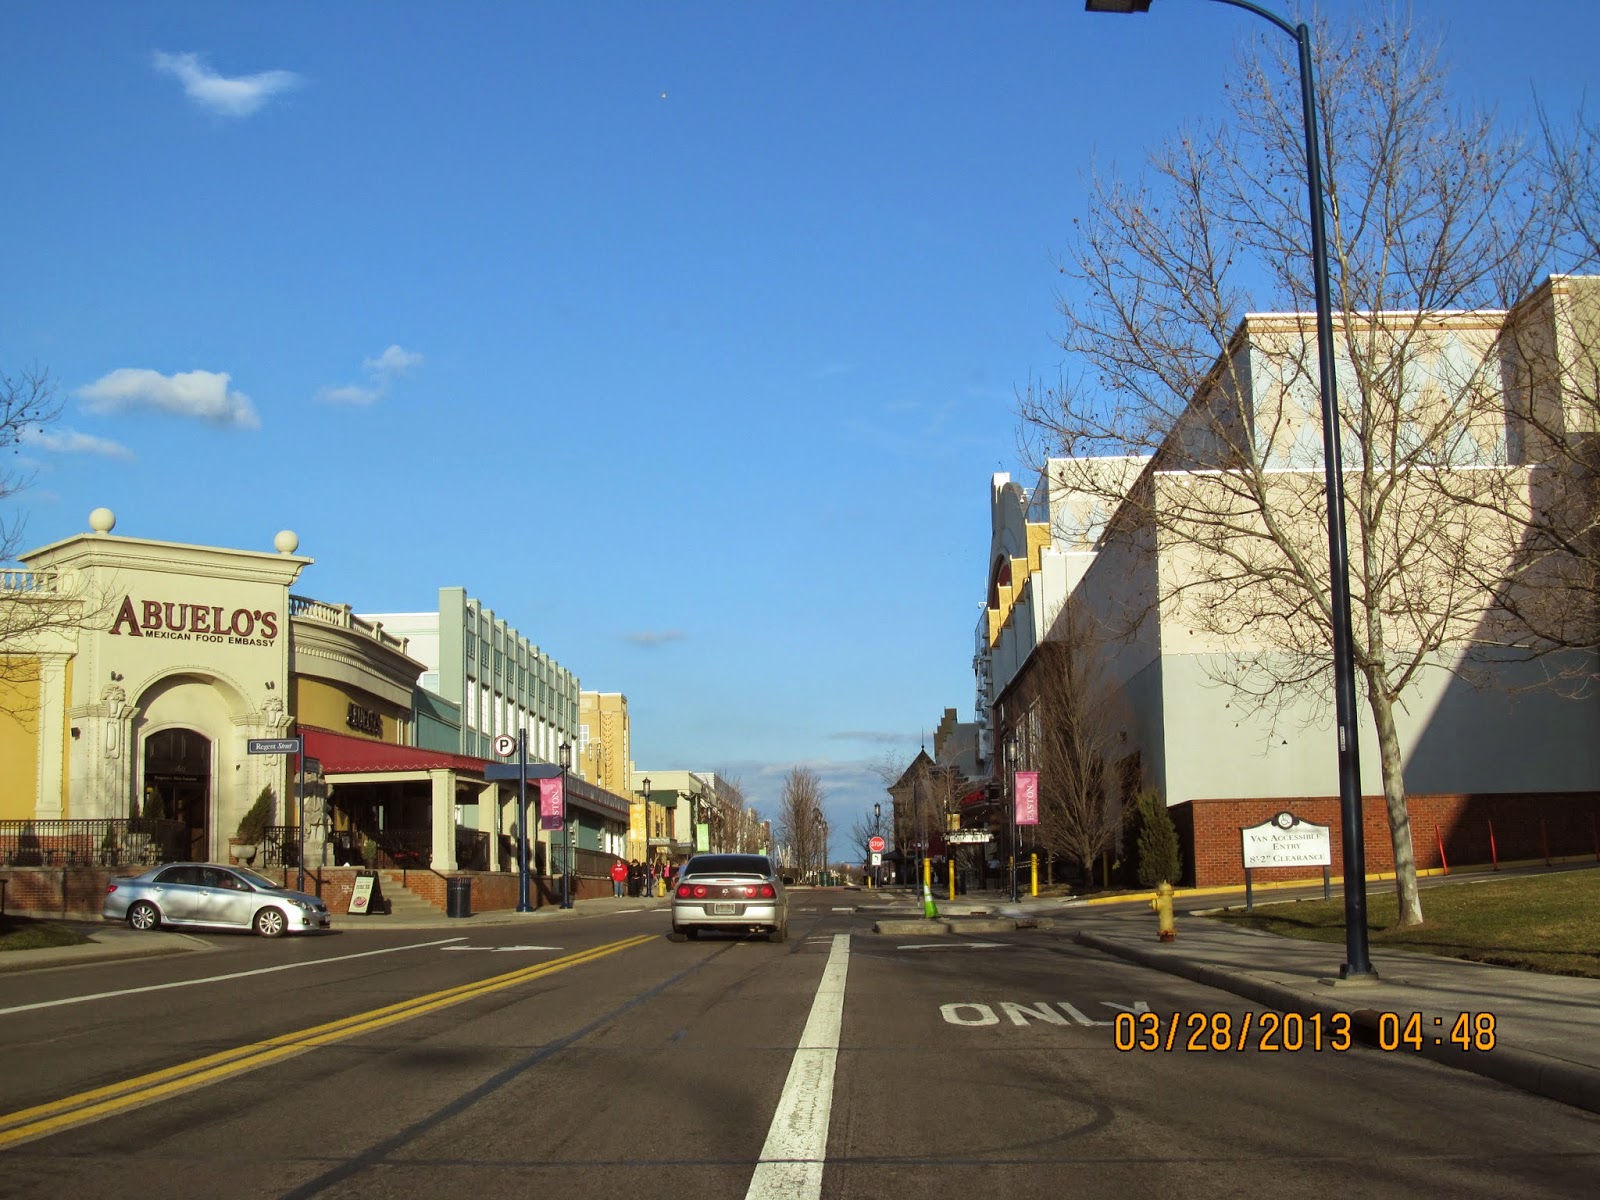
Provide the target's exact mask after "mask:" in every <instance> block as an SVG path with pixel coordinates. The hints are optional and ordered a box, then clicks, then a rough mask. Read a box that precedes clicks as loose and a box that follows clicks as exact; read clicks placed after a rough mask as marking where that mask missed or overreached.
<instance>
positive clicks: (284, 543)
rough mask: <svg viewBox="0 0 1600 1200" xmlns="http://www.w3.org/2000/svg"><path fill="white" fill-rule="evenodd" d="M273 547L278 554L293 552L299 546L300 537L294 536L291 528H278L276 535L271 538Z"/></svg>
mask: <svg viewBox="0 0 1600 1200" xmlns="http://www.w3.org/2000/svg"><path fill="white" fill-rule="evenodd" d="M272 545H273V548H274V549H276V550H277V552H278V553H279V554H293V553H294V552H295V551H296V550H298V549H299V548H300V539H299V538H298V537H296V536H295V532H294V530H292V529H280V530H279V531H278V536H277V537H275V538H273V539H272Z"/></svg>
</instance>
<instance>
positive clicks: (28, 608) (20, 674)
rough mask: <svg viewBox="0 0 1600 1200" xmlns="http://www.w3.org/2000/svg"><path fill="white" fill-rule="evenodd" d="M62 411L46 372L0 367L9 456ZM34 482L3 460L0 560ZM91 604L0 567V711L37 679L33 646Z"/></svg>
mask: <svg viewBox="0 0 1600 1200" xmlns="http://www.w3.org/2000/svg"><path fill="white" fill-rule="evenodd" d="M60 415H61V399H60V397H59V395H58V394H57V392H56V389H55V385H54V383H53V382H52V381H51V379H50V375H49V372H47V371H44V370H41V369H38V368H30V369H29V370H26V371H23V372H21V373H20V374H17V375H7V374H4V373H0V453H3V452H5V451H9V452H10V459H11V460H14V459H15V458H16V457H17V456H18V455H19V453H20V452H21V451H22V450H23V449H25V448H26V447H27V445H28V444H29V443H30V442H33V441H37V440H39V439H40V438H41V436H42V435H43V433H44V429H45V427H46V426H48V425H49V424H50V423H51V422H53V421H55V420H56V418H58V417H59V416H60ZM8 461H9V460H8ZM32 482H33V476H32V473H31V472H30V471H28V470H27V469H26V468H25V467H22V466H16V465H5V466H0V563H5V562H10V561H12V560H13V559H14V558H15V557H16V554H17V551H18V549H19V548H20V547H21V545H22V538H23V534H24V527H25V520H24V518H23V516H22V515H21V513H20V512H19V511H17V509H16V508H15V505H16V502H17V497H18V496H19V495H20V494H21V493H22V492H23V491H25V490H26V489H27V487H28V486H29V485H30V484H31V483H32ZM95 611H98V607H97V606H96V605H94V604H91V603H90V602H89V597H88V596H87V594H86V593H85V592H84V591H83V589H82V588H81V586H78V587H75V586H73V585H71V584H69V583H68V582H67V581H66V580H63V579H62V578H61V577H60V576H59V575H57V573H55V572H54V571H21V570H9V569H0V710H3V711H6V712H9V713H12V715H18V713H19V711H20V709H19V708H18V707H17V706H16V705H15V704H14V703H13V702H14V700H15V699H16V697H17V696H18V693H17V692H16V691H15V690H14V686H13V685H18V684H26V683H28V682H31V681H32V680H34V679H36V678H37V672H38V659H37V657H36V652H37V651H38V649H39V648H40V647H41V646H43V645H44V643H45V642H47V641H48V640H49V639H50V637H51V636H52V635H54V634H57V633H60V632H64V631H66V630H69V629H72V628H73V627H75V626H77V625H78V624H79V623H80V622H81V621H82V620H84V619H85V617H86V616H87V615H89V614H90V613H92V612H95ZM22 707H26V705H24V706H22Z"/></svg>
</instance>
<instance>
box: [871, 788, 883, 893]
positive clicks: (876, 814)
mask: <svg viewBox="0 0 1600 1200" xmlns="http://www.w3.org/2000/svg"><path fill="white" fill-rule="evenodd" d="M872 836H873V837H882V836H883V805H882V804H874V805H873V806H872ZM872 882H873V883H874V884H875V885H876V886H878V887H880V888H881V887H882V886H883V851H881V850H880V851H878V862H877V865H876V866H874V867H873V868H872Z"/></svg>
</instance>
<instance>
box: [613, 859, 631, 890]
mask: <svg viewBox="0 0 1600 1200" xmlns="http://www.w3.org/2000/svg"><path fill="white" fill-rule="evenodd" d="M627 886H628V864H627V863H625V862H623V861H622V860H621V859H620V858H619V859H617V861H616V862H614V863H612V864H611V894H612V895H613V896H626V895H627V894H628V893H627V892H626V891H625V890H624V889H626V888H627Z"/></svg>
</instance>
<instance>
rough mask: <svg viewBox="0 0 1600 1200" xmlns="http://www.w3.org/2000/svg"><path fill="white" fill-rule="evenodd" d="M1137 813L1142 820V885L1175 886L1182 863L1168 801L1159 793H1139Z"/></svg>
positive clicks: (1140, 852)
mask: <svg viewBox="0 0 1600 1200" xmlns="http://www.w3.org/2000/svg"><path fill="white" fill-rule="evenodd" d="M1134 811H1135V812H1136V813H1137V814H1138V821H1139V841H1138V850H1139V867H1138V878H1139V886H1140V887H1155V886H1156V884H1158V883H1172V884H1176V883H1177V882H1178V879H1179V877H1180V876H1181V875H1182V874H1183V863H1182V861H1181V860H1180V857H1179V854H1178V830H1177V827H1176V826H1174V825H1173V823H1172V818H1171V817H1169V816H1168V815H1167V804H1166V801H1165V800H1163V799H1162V798H1161V793H1160V792H1157V791H1144V792H1140V793H1139V798H1138V799H1137V800H1136V801H1135V809H1134Z"/></svg>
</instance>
